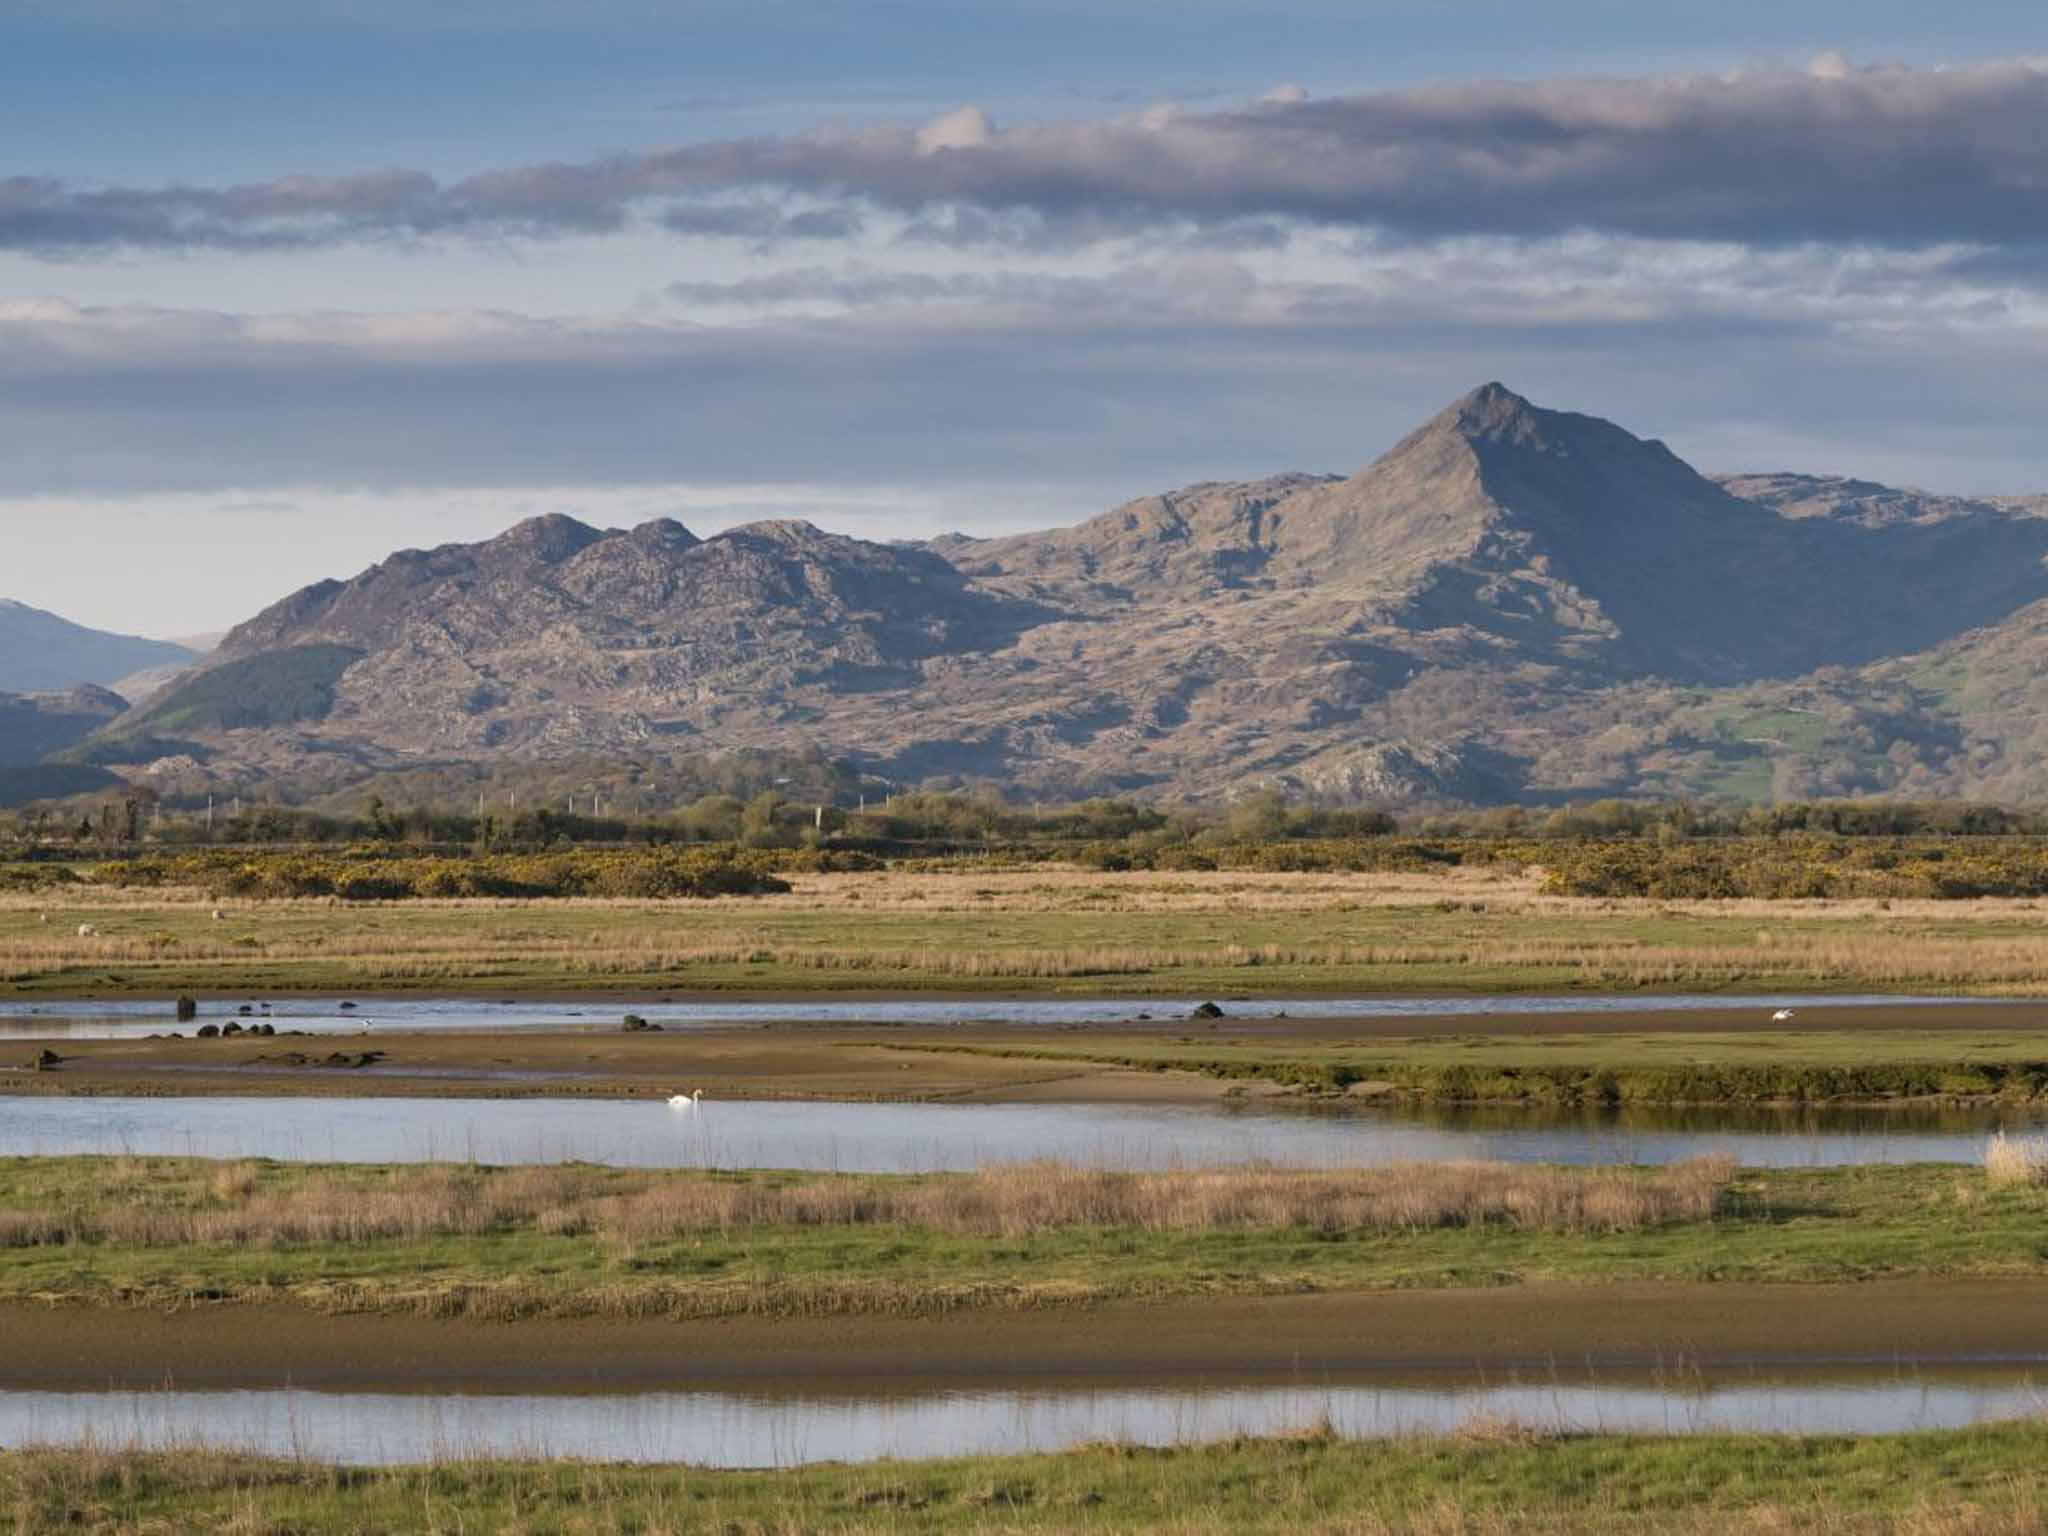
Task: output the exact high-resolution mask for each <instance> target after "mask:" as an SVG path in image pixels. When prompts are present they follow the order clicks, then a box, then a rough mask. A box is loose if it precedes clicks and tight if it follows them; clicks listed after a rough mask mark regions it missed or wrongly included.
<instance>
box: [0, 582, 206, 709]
mask: <svg viewBox="0 0 2048 1536" xmlns="http://www.w3.org/2000/svg"><path fill="white" fill-rule="evenodd" d="M196 655H197V653H196V652H193V651H190V650H187V649H186V648H185V647H184V646H182V645H173V644H171V643H170V642H168V641H164V640H143V639H139V638H137V637H136V636H133V635H111V634H107V633H105V632H104V631H102V630H97V629H86V628H84V627H83V626H82V625H78V624H73V623H72V622H71V621H70V620H69V619H61V618H59V617H58V616H57V615H56V614H54V613H44V612H43V611H42V610H41V609H39V608H30V607H28V606H27V605H26V604H23V603H18V602H15V601H13V600H12V599H9V598H0V692H7V693H40V692H48V691H51V690H56V689H64V688H75V687H77V686H78V685H79V684H80V683H95V684H98V685H99V686H101V687H106V686H108V685H110V684H113V683H115V682H118V681H120V680H121V679H122V678H124V677H127V676H129V675H130V674H131V673H136V672H141V671H144V670H146V669H148V668H152V667H172V666H178V667H182V666H188V665H190V664H191V662H192V661H193V660H195V659H196Z"/></svg>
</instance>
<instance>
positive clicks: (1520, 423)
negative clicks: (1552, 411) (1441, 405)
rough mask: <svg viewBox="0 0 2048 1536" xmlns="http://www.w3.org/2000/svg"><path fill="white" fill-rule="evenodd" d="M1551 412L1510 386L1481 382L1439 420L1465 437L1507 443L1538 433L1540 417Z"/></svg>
mask: <svg viewBox="0 0 2048 1536" xmlns="http://www.w3.org/2000/svg"><path fill="white" fill-rule="evenodd" d="M1547 414H1549V413H1548V412H1545V411H1542V410H1539V409H1538V408H1537V407H1536V406H1534V405H1532V404H1531V403H1530V402H1529V401H1527V400H1525V399H1523V398H1522V397H1521V396H1520V395H1518V394H1516V393H1515V392H1514V391H1513V390H1512V389H1509V388H1508V387H1507V385H1505V384H1500V383H1493V384H1482V385H1480V386H1479V388H1477V389H1475V390H1473V391H1472V393H1470V394H1469V395H1466V396H1465V397H1464V398H1463V399H1460V400H1458V401H1456V402H1455V403H1453V404H1452V405H1451V406H1450V407H1449V408H1448V409H1447V410H1445V412H1444V413H1443V414H1442V415H1441V416H1439V417H1438V418H1437V420H1438V421H1439V422H1440V423H1442V424H1444V425H1446V426H1449V427H1451V428H1452V429H1453V430H1455V431H1457V432H1458V433H1460V434H1462V435H1463V436H1465V437H1472V438H1482V439H1485V440H1488V441H1492V442H1505V441H1514V440H1520V439H1524V438H1526V437H1528V436H1529V435H1531V434H1532V433H1535V432H1537V431H1538V423H1539V421H1540V419H1541V418H1542V417H1543V416H1545V415H1547Z"/></svg>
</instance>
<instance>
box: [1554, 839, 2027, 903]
mask: <svg viewBox="0 0 2048 1536" xmlns="http://www.w3.org/2000/svg"><path fill="white" fill-rule="evenodd" d="M1530 862H1531V863H1537V864H1541V865H1542V866H1543V867H1544V868H1545V869H1546V870H1547V871H1548V875H1547V878H1546V880H1545V883H1544V889H1545V891H1547V892H1549V893H1550V894H1553V895H1560V896H1649V897H1656V898H1661V899H1664V900H1713V899H1717V898H1736V897H1748V898H1752V899H1758V898H1760V899H1763V900H1767V901H1783V900H1790V899H1797V898H1807V899H1823V898H1832V899H1841V898H1845V897H1866V898H1869V897H1879V898H1898V899H1910V898H1920V899H1929V900H1957V899H1963V898H1968V897H1973V896H2043V895H2048V842H2043V841H2042V840H2040V839H2037V838H2018V837H1979V838H1971V839H1969V840H1967V841H1962V840H1957V839H1933V838H1879V837H1860V838H1843V837H1810V836H1807V837H1775V838H1741V839H1735V840H1730V841H1726V842H1689V843H1678V844H1675V845H1669V846H1665V845H1658V844H1652V843H1643V842H1577V843H1568V842H1559V843H1553V844H1549V845H1546V846H1543V847H1541V848H1532V849H1531V850H1530Z"/></svg>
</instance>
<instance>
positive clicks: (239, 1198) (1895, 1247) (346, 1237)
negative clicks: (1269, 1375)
mask: <svg viewBox="0 0 2048 1536" xmlns="http://www.w3.org/2000/svg"><path fill="white" fill-rule="evenodd" d="M533 1176H534V1175H533V1173H532V1171H531V1170H526V1171H522V1170H495V1171H493V1170H481V1171H474V1170H472V1171H465V1170H448V1169H441V1170H434V1169H428V1170H421V1169H417V1168H390V1169H386V1168H361V1167H333V1168H322V1167H313V1166H308V1165H296V1164H276V1163H262V1164H234V1165H224V1164H216V1163H208V1162H204V1161H193V1160H183V1159H140V1158H121V1159H106V1158H52V1159H15V1160H9V1161H5V1162H0V1244H12V1246H0V1300H4V1301H22V1300H29V1299H39V1300H42V1301H45V1302H49V1303H61V1304H69V1305H85V1306H97V1307H121V1306H137V1305H142V1306H169V1305H177V1304H180V1303H184V1302H189V1301H192V1300H195V1299H205V1300H209V1301H228V1302H269V1303H285V1304H288V1305H296V1306H301V1307H305V1308H308V1309H311V1310H315V1311H331V1312H364V1311H368V1312H376V1311H385V1312H397V1313H411V1314H421V1315H427V1316H475V1317H485V1318H521V1317H577V1316H674V1317H716V1316H728V1315H730V1316H739V1315H755V1316H761V1315H777V1314H799V1313H818V1312H866V1313H872V1314H878V1315H897V1314H916V1313H931V1312H941V1311H953V1310H957V1309H960V1308H990V1309H1004V1308H1035V1307H1044V1306H1057V1305H1070V1304H1081V1303H1087V1302H1098V1301H1106V1300H1111V1299H1119V1298H1136V1299H1159V1300H1166V1299H1172V1298H1184V1297H1200V1296H1212V1295H1269V1294H1295V1293H1303V1292H1314V1291H1323V1292H1339V1291H1362V1290H1375V1289H1387V1288H1429V1287H1448V1286H1472V1285H1482V1286H1484V1285H1513V1284H1516V1283H1519V1282H1539V1281H1550V1282H1560V1281H1561V1282H1566V1283H1573V1284H1589V1285H1590V1284H1602V1283H1612V1282H1620V1281H1807V1282H1823V1281H1826V1282H1841V1281H1859V1280H1867V1279H1876V1278H1895V1277H1905V1276H1943V1277H1958V1278H1976V1277H1993V1276H2005V1277H2010V1276H2034V1275H2042V1276H2048V1248H2044V1246H2043V1242H2042V1233H2043V1231H2044V1230H2048V1186H2043V1185H2041V1184H2034V1185H2030V1186H2029V1185H2020V1186H2010V1187H1992V1186H1991V1185H1989V1183H1988V1182H1987V1180H1986V1178H1985V1175H1984V1173H1983V1172H1982V1170H1981V1169H1974V1168H1963V1167H1954V1166H1938V1165H1923V1166H1917V1167H1892V1168H1867V1169H1826V1170H1812V1171H1807V1170H1798V1171H1792V1170H1786V1171H1742V1172H1740V1173H1737V1174H1735V1175H1734V1176H1733V1179H1732V1182H1731V1183H1729V1184H1728V1185H1727V1187H1726V1189H1725V1190H1724V1192H1723V1193H1722V1194H1721V1195H1720V1197H1719V1198H1718V1200H1717V1201H1716V1202H1714V1203H1713V1206H1712V1209H1713V1214H1712V1216H1711V1217H1710V1218H1709V1219H1704V1220H1673V1221H1663V1222H1654V1221H1653V1222H1651V1223H1650V1224H1646V1225H1642V1226H1639V1227H1635V1228H1632V1229H1628V1230H1612V1231H1610V1230H1587V1229H1582V1228H1574V1227H1562V1228H1549V1229H1546V1228H1543V1227H1533V1226H1530V1225H1527V1224H1523V1223H1520V1222H1517V1221H1515V1220H1513V1219H1488V1220H1484V1221H1480V1222H1478V1223H1476V1224H1466V1225H1459V1224H1454V1223H1453V1222H1452V1221H1451V1220H1449V1219H1446V1218H1443V1217H1440V1216H1431V1215H1429V1214H1427V1213H1425V1214H1424V1215H1423V1216H1421V1217H1419V1218H1418V1220H1419V1221H1420V1223H1421V1224H1417V1225H1406V1226H1403V1225H1396V1226H1393V1227H1391V1228H1387V1227H1380V1228H1366V1227H1360V1228H1354V1229H1336V1230H1331V1229H1328V1228H1326V1227H1322V1226H1316V1225H1311V1224H1307V1223H1301V1224H1296V1225H1291V1226H1285V1227H1260V1226H1224V1225H1218V1226H1207V1225H1199V1224H1198V1225H1194V1226H1190V1227H1178V1228H1174V1227H1164V1226H1152V1227H1147V1226H1140V1225H1131V1224H1126V1225H1117V1226H1105V1225H1100V1224H1091V1223H1090V1222H1088V1221H1086V1220H1085V1219H1082V1220H1074V1221H1071V1222H1070V1221H1066V1220H1064V1219H1061V1218H1059V1217H1057V1216H1055V1217H1053V1218H1050V1219H1049V1220H1048V1221H1046V1222H1043V1223H1041V1224H1039V1225H1037V1226H1036V1227H1034V1228H1028V1229H1025V1230H1005V1231H995V1232H976V1231H971V1230H951V1231H949V1230H940V1229H935V1228H933V1227H931V1226H921V1225H918V1224H915V1223H911V1222H906V1221H901V1220H866V1219H861V1218H858V1217H855V1218H852V1219H848V1218H845V1217H843V1216H834V1217H832V1218H831V1219H826V1218H824V1217H820V1216H813V1217H812V1218H811V1219H809V1220H806V1221H802V1222H792V1221H788V1220H783V1221H771V1222H762V1223H751V1222H747V1221H744V1220H742V1221H740V1222H738V1223H737V1224H734V1225H730V1226H725V1227H722V1228H721V1227H716V1226H699V1227H696V1228H694V1229H685V1230H674V1229H673V1228H671V1230H668V1231H662V1230H659V1228H658V1227H656V1226H649V1225H648V1224H646V1223H635V1222H633V1221H631V1220H627V1219H623V1218H622V1219H618V1220H612V1221H611V1222H610V1225H609V1226H607V1224H606V1219H605V1218H604V1217H603V1210H604V1207H603V1201H604V1200H605V1198H606V1197H607V1196H615V1195H632V1194H638V1193H641V1192H645V1191H648V1190H660V1189H662V1188H667V1189H669V1190H671V1191H681V1192H685V1193H686V1192H687V1187H688V1186H690V1185H692V1184H693V1183H695V1184H698V1185H702V1184H705V1183H717V1184H721V1185H726V1186H741V1187H745V1186H749V1185H752V1186H755V1187H760V1188H776V1187H784V1188H786V1187H789V1186H791V1185H792V1184H801V1185H803V1186H805V1187H806V1188H808V1189H810V1190H812V1191H814V1192H815V1193H816V1194H817V1195H818V1197H819V1198H818V1199H817V1201H816V1202H815V1203H816V1204H817V1205H818V1206H819V1207H820V1208H821V1209H825V1210H829V1211H835V1212H844V1211H845V1210H847V1209H849V1208H853V1207H857V1206H858V1205H859V1201H858V1200H851V1199H848V1198H847V1192H848V1191H855V1192H858V1191H861V1190H866V1191H871V1192H872V1191H880V1190H884V1189H887V1188H891V1187H894V1188H898V1189H904V1188H910V1187H913V1186H916V1185H918V1184H920V1183H924V1184H929V1183H931V1182H934V1181H933V1180H931V1179H883V1178H854V1177H851V1176H811V1175H802V1176H799V1175H788V1174H751V1175H702V1174H645V1173H629V1172H619V1171H613V1170H602V1169H589V1168H582V1169H576V1170H573V1171H572V1175H550V1176H549V1177H551V1178H554V1177H560V1178H563V1179H565V1180H566V1181H567V1182H569V1183H572V1184H573V1185H574V1189H573V1191H571V1192H569V1193H560V1192H556V1193H550V1194H547V1195H546V1196H544V1197H542V1198H538V1199H536V1198H534V1197H533V1196H532V1195H531V1194H530V1193H527V1194H522V1195H521V1196H520V1197H519V1198H518V1199H516V1200H515V1199H513V1198H512V1197H511V1196H509V1195H508V1196H507V1197H506V1200H505V1201H504V1202H502V1203H501V1205H502V1209H503V1210H504V1211H505V1212H506V1214H504V1215H502V1216H491V1215H488V1214H486V1215H485V1216H484V1217H482V1218H478V1217H477V1215H476V1212H477V1211H478V1210H480V1209H482V1210H485V1211H486V1212H488V1211H490V1210H493V1209H498V1208H500V1207H494V1206H493V1205H492V1201H493V1200H494V1199H495V1198H496V1196H494V1194H493V1189H494V1188H502V1189H510V1188H512V1187H513V1185H512V1181H519V1180H522V1179H531V1178H532V1177H533ZM1554 1177H1557V1178H1577V1177H1581V1175H1579V1174H1575V1173H1562V1172H1561V1173H1559V1174H1556V1175H1554ZM1623 1177H1649V1176H1648V1175H1624V1176H1623ZM451 1181H452V1182H451ZM295 1195H296V1196H298V1197H299V1206H298V1209H299V1211H300V1212H301V1215H300V1216H298V1217H294V1216H293V1214H292V1211H293V1205H292V1201H293V1197H294V1196H295ZM522 1202H523V1203H522ZM571 1208H580V1209H582V1210H584V1211H585V1212H586V1213H588V1212H596V1213H597V1215H596V1218H595V1219H593V1220H587V1221H583V1222H577V1221H571V1220H568V1219H566V1218H565V1217H564V1215H563V1214H562V1213H563V1212H564V1211H565V1210H570V1209H571ZM347 1209H354V1210H356V1211H359V1212H362V1213H364V1214H362V1215H361V1217H360V1220H359V1222H358V1225H357V1228H356V1229H355V1230H354V1231H352V1232H351V1231H350V1230H349V1221H348V1220H344V1219H340V1218H335V1217H334V1216H333V1213H334V1212H336V1211H338V1210H347ZM251 1210H253V1211H256V1212H259V1213H262V1214H259V1215H258V1216H257V1217H256V1218H255V1219H254V1220H253V1223H244V1224H243V1225H242V1227H241V1228H240V1229H238V1230H237V1231H236V1232H235V1234H234V1235H232V1236H224V1237H223V1238H222V1239H220V1240H217V1241H189V1240H185V1239H184V1237H183V1236H181V1233H180V1229H179V1228H178V1225H177V1223H176V1222H171V1221H166V1222H164V1223H163V1224H162V1225H163V1227H164V1228H165V1230H164V1231H161V1232H158V1233H156V1234H155V1235H154V1236H143V1237H139V1238H138V1237H130V1238H126V1239H112V1240H110V1239H107V1238H105V1237H102V1236H93V1235H86V1236H84V1237H82V1238H81V1237H79V1236H77V1235H76V1233H77V1232H79V1231H87V1232H88V1233H89V1229H90V1228H91V1227H92V1225H93V1223H94V1222H95V1221H117V1220H118V1221H125V1222H127V1223H128V1226H127V1227H126V1228H123V1229H121V1230H125V1231H134V1230H136V1227H137V1224H138V1223H141V1225H142V1226H147V1225H148V1224H149V1223H148V1222H147V1220H146V1219H145V1218H147V1217H148V1216H149V1215H150V1213H156V1214H159V1215H162V1216H167V1217H170V1216H177V1215H180V1214H181V1213H192V1212H201V1213H205V1212H236V1211H251ZM373 1210H374V1211H381V1212H384V1213H386V1216H385V1217H383V1218H373V1216H372V1215H371V1214H369V1213H370V1212H372V1211H373ZM306 1211H312V1212H315V1213H316V1216H317V1219H315V1217H306V1216H304V1215H303V1213H304V1212H306ZM380 1219H381V1220H384V1222H385V1225H384V1227H383V1228H382V1229H379V1228H378V1225H377V1222H378V1220H380ZM39 1223H40V1224H41V1226H42V1227H43V1228H44V1229H47V1228H48V1227H50V1226H51V1225H53V1224H54V1225H55V1226H57V1227H58V1228H60V1229H62V1228H69V1229H71V1230H72V1232H73V1235H72V1236H71V1237H69V1238H68V1239H67V1238H66V1236H65V1235H64V1233H63V1231H61V1230H60V1231H59V1232H57V1233H55V1234H52V1233H50V1232H48V1231H47V1230H45V1231H44V1234H43V1238H42V1240H38V1239H37V1238H36V1237H35V1236H34V1235H33V1234H34V1233H35V1232H36V1231H37V1229H38V1224H39ZM295 1224H296V1228H297V1233H308V1232H309V1233H311V1234H312V1235H297V1233H295ZM337 1224H338V1228H339V1231H340V1233H341V1234H342V1235H334V1234H335V1232H336V1230H337ZM579 1226H580V1227H582V1228H583V1229H582V1230H578V1229H577V1228H578V1227H579ZM393 1227H396V1228H399V1229H403V1230H401V1231H400V1232H399V1234H398V1235H392V1231H391V1229H392V1228H393ZM564 1228H568V1229H569V1230H563V1229H564Z"/></svg>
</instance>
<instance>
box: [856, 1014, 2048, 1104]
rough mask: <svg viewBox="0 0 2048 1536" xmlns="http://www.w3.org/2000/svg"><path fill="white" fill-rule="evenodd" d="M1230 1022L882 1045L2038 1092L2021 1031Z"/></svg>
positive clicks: (1413, 1072) (973, 1052)
mask: <svg viewBox="0 0 2048 1536" xmlns="http://www.w3.org/2000/svg"><path fill="white" fill-rule="evenodd" d="M1228 1027H1229V1026H1228V1025H1227V1024H1225V1025H1223V1026H1219V1030H1218V1032H1217V1033H1216V1034H1205V1035H1201V1036H1196V1035H1182V1036H1178V1037H1174V1038H1159V1037H1153V1038H1145V1037H1139V1036H1132V1035H1117V1034H1116V1033H1115V1032H1113V1031H1105V1032H1103V1034H1102V1035H1101V1036H1099V1037H1097V1038H1094V1039H1090V1040H1089V1041H1088V1042H1087V1043H1085V1044H1077V1045H1069V1044H1065V1043H1063V1042H1061V1041H1058V1040H1056V1039H1047V1040H1044V1041H1032V1042H1017V1041H1004V1042H1001V1043H990V1044H978V1043H962V1042H956V1041H930V1040H918V1041H911V1040H905V1041H898V1042H892V1044H893V1048H894V1049H896V1050H898V1051H901V1052H916V1053H922V1054H931V1055H943V1056H962V1057H979V1058H982V1059H996V1060H1016V1061H1042V1062H1075V1063H1089V1064H1093V1065H1097V1066H1107V1067H1127V1068H1133V1069H1136V1070H1140V1071H1153V1072H1166V1071H1173V1072H1192V1073H1197V1074H1199V1075H1202V1076H1205V1077H1213V1078H1221V1079H1225V1080H1232V1081H1250V1082H1268V1083H1277V1084H1280V1085H1282V1086H1285V1087H1288V1088H1293V1089H1300V1090H1304V1091H1307V1092H1311V1093H1324V1094H1328V1093H1344V1094H1348V1095H1351V1096H1354V1097H1355V1096H1360V1095H1364V1096H1371V1095H1374V1094H1384V1095H1386V1096H1389V1097H1399V1098H1404V1099H1411V1100H1416V1101H1420V1102H1424V1103H1440V1104H1467V1103H1497V1104H1527V1105H1540V1106H1561V1107H1569V1108H1597V1107H1600V1106H1611V1105H1626V1104H1667V1105H1682V1104H1695V1105H1704V1104H1765V1103H1782V1104H1827V1103H1865V1102H1868V1103H1884V1102H1896V1101H1901V1100H1930V1099H1959V1100H1972V1101H1975V1100H1986V1101H1998V1102H2004V1103H2012V1104H2025V1103H2032V1102H2035V1101H2038V1100H2040V1099H2041V1098H2042V1097H2044V1096H2048V1059H2044V1052H2048V1039H2044V1037H2043V1036H2041V1035H2039V1034H2036V1033H2033V1032H2031V1031H2019V1030H1997V1029H1986V1030H1982V1031H1970V1032H1968V1033H1967V1034H1965V1035H1960V1036H1959V1035H1957V1034H1954V1033H1949V1034H1935V1033H1932V1032H1918V1031H1913V1030H1896V1031H1885V1032H1876V1031H1852V1030H1843V1031H1822V1030H1810V1029H1809V1030H1802V1031H1801V1032H1799V1033H1798V1034H1797V1035H1791V1034H1778V1033H1772V1032H1770V1031H1765V1030H1757V1031H1733V1032H1712V1033H1709V1032H1697V1033H1694V1032H1687V1033H1682V1034H1681V1033H1669V1034H1650V1033H1645V1034H1628V1033H1609V1034H1601V1035H1578V1034H1571V1033H1566V1032H1559V1033H1555V1034H1545V1035H1541V1036H1500V1035H1494V1036H1487V1035H1464V1036H1448V1037H1444V1038H1439V1039H1426V1040H1397V1041H1390V1040H1364V1041H1358V1042H1353V1043H1345V1042H1333V1041H1329V1040H1315V1039H1295V1040H1290V1039H1286V1038H1274V1037H1271V1036H1267V1035H1263V1034H1262V1035H1259V1036H1247V1037H1238V1038H1232V1037H1229V1036H1226V1035H1223V1034H1222V1033H1221V1030H1222V1029H1227V1028H1228Z"/></svg>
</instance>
